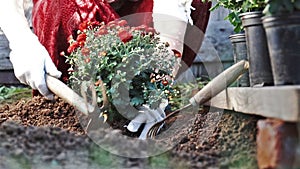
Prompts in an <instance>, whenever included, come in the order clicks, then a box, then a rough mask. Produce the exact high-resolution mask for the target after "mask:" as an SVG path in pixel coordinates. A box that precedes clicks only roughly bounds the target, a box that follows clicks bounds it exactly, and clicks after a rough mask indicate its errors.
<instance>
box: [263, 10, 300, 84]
mask: <svg viewBox="0 0 300 169" xmlns="http://www.w3.org/2000/svg"><path fill="white" fill-rule="evenodd" d="M263 25H264V27H265V30H266V34H267V40H268V46H269V51H270V57H271V63H272V71H273V77H274V82H275V85H296V84H298V85H299V84H300V65H299V64H300V12H295V13H293V14H290V15H282V16H267V17H263Z"/></svg>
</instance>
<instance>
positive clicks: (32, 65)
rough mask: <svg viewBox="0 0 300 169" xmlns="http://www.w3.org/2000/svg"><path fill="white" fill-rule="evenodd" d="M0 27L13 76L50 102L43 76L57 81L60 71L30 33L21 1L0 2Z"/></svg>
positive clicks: (7, 0) (49, 94)
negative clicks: (4, 37) (9, 51)
mask: <svg viewBox="0 0 300 169" xmlns="http://www.w3.org/2000/svg"><path fill="white" fill-rule="evenodd" d="M0 27H1V29H2V30H3V32H4V34H5V35H6V37H7V39H8V40H9V46H10V49H11V53H10V60H11V62H12V64H13V67H14V72H15V75H16V77H17V78H18V79H19V80H20V82H21V83H24V84H27V85H29V86H31V87H32V88H33V89H37V90H38V91H39V92H40V93H41V94H42V95H44V96H45V97H46V98H48V99H52V98H53V94H52V93H51V92H50V91H49V90H48V87H47V85H46V81H45V74H46V73H48V74H49V75H51V76H54V77H57V78H59V77H60V76H61V72H59V71H58V70H57V68H56V67H55V65H54V63H53V62H52V60H51V58H50V56H49V53H48V52H47V50H46V49H45V47H44V46H42V45H41V43H40V42H39V40H38V38H37V36H36V35H35V34H34V33H32V31H31V30H30V28H29V25H28V22H27V20H26V17H25V14H24V9H23V0H0Z"/></svg>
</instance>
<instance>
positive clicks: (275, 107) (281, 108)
mask: <svg viewBox="0 0 300 169" xmlns="http://www.w3.org/2000/svg"><path fill="white" fill-rule="evenodd" d="M206 105H210V106H213V107H217V108H221V109H228V110H234V111H237V112H241V113H246V114H255V115H260V116H264V117H271V118H277V119H281V120H284V121H290V122H296V121H299V119H300V118H299V114H300V85H297V86H272V87H261V88H252V87H230V88H228V89H226V90H225V91H223V92H221V93H220V94H218V95H217V96H216V97H214V98H213V99H211V101H210V102H208V103H206Z"/></svg>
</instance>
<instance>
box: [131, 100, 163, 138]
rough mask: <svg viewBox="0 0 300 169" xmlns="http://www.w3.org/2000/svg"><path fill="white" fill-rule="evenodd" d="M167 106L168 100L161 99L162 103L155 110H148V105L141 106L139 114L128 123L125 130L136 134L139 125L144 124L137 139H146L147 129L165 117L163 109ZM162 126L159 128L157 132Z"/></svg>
mask: <svg viewBox="0 0 300 169" xmlns="http://www.w3.org/2000/svg"><path fill="white" fill-rule="evenodd" d="M167 105H168V100H166V99H162V102H161V103H160V105H159V107H158V108H157V109H155V110H153V109H150V107H149V106H148V105H143V106H142V108H141V110H140V111H139V114H138V115H137V116H136V117H135V118H134V119H133V120H131V121H130V123H129V124H128V125H127V126H126V127H127V129H128V130H129V131H131V132H137V131H138V130H139V128H140V127H141V125H142V124H143V123H146V124H145V126H144V128H143V130H142V132H141V134H140V136H139V139H142V140H144V139H146V138H147V133H148V131H149V129H150V128H151V127H152V126H153V124H155V123H156V122H158V121H161V120H162V119H164V118H165V117H166V114H165V111H164V110H165V108H166V107H167ZM162 126H163V124H162V125H161V126H160V128H159V130H160V129H161V127H162Z"/></svg>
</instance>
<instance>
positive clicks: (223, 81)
mask: <svg viewBox="0 0 300 169" xmlns="http://www.w3.org/2000/svg"><path fill="white" fill-rule="evenodd" d="M248 68H249V62H248V61H245V60H242V61H240V62H238V63H236V64H234V65H232V66H231V67H229V68H228V69H226V70H225V71H223V72H222V73H221V74H219V75H218V76H216V77H215V78H214V79H213V80H212V81H210V82H209V83H208V84H207V85H206V86H204V87H203V88H202V89H201V90H200V91H199V92H198V93H197V94H196V95H195V96H193V97H192V98H191V99H190V103H191V104H192V105H201V104H204V103H205V102H207V101H209V100H210V99H211V98H212V97H214V96H216V95H217V94H219V93H220V92H221V91H223V90H224V89H226V88H227V87H228V86H229V85H231V84H232V83H233V82H234V81H235V80H236V79H238V77H240V76H241V75H242V74H243V73H245V72H246V71H247V70H248Z"/></svg>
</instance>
